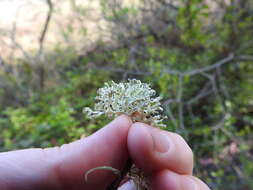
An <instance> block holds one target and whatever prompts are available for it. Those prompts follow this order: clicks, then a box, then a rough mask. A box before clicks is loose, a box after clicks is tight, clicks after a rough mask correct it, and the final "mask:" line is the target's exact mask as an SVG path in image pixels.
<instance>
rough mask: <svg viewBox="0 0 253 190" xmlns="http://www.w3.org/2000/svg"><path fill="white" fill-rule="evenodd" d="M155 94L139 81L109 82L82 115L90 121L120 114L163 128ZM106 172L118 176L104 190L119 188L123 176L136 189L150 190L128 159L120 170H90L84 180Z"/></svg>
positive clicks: (142, 176)
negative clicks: (94, 173) (97, 173)
mask: <svg viewBox="0 0 253 190" xmlns="http://www.w3.org/2000/svg"><path fill="white" fill-rule="evenodd" d="M155 95H156V92H155V90H153V89H152V88H150V86H149V84H146V83H142V82H141V81H140V80H136V79H129V80H128V82H125V83H119V84H117V83H115V82H113V81H112V82H111V83H105V85H104V87H103V88H100V89H99V90H98V95H97V96H96V98H95V99H96V101H97V103H96V104H95V106H94V110H92V109H90V108H88V107H86V108H84V112H85V113H86V114H87V116H88V117H89V118H91V119H93V118H97V117H99V116H101V115H106V116H108V117H110V118H115V117H117V116H119V115H121V114H126V115H128V116H129V117H130V118H131V119H132V121H133V122H137V121H139V122H143V123H146V124H149V125H152V126H155V127H163V126H164V125H163V124H162V121H163V119H165V117H162V116H161V112H162V111H163V109H162V107H161V103H160V100H161V97H155ZM105 169H106V170H110V171H112V172H113V173H115V171H117V172H116V173H117V175H118V178H117V179H116V180H115V181H114V182H113V183H112V184H111V185H110V186H108V188H107V189H106V190H116V189H118V186H119V184H120V182H121V180H122V178H123V177H124V176H125V175H126V174H127V176H128V177H129V178H131V179H132V180H133V181H134V183H135V185H136V188H137V189H138V190H147V189H149V185H148V182H147V180H146V179H145V175H144V174H143V172H142V171H141V170H139V169H138V168H136V167H135V166H134V165H133V164H132V161H131V159H130V158H129V159H128V161H127V164H126V166H125V168H124V169H123V170H122V171H119V170H117V169H115V168H111V167H110V166H101V167H96V168H92V169H91V170H89V171H88V172H86V174H85V179H86V181H87V180H88V175H89V174H90V173H91V172H93V171H96V170H105Z"/></svg>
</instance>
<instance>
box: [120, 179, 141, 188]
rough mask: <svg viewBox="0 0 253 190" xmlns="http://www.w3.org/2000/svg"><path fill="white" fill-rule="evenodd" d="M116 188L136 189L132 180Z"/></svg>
mask: <svg viewBox="0 0 253 190" xmlns="http://www.w3.org/2000/svg"><path fill="white" fill-rule="evenodd" d="M118 190H137V188H136V186H135V184H134V182H133V181H132V180H129V181H127V182H126V183H124V184H123V185H122V186H120V187H119V188H118Z"/></svg>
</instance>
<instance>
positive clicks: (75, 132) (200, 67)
mask: <svg viewBox="0 0 253 190" xmlns="http://www.w3.org/2000/svg"><path fill="white" fill-rule="evenodd" d="M128 78H136V79H140V80H142V81H143V82H147V83H150V84H151V86H152V88H154V89H156V90H157V92H158V93H159V94H160V95H161V96H162V97H163V102H162V103H163V107H164V109H165V111H164V114H165V115H167V116H168V118H169V119H168V120H167V121H165V123H166V125H167V126H168V127H167V130H170V131H175V132H177V133H179V134H181V135H182V136H183V137H184V138H185V139H186V140H187V141H188V142H189V144H190V146H191V147H192V148H193V151H194V153H195V163H196V168H195V175H197V176H198V177H200V178H202V179H203V180H204V181H206V182H207V183H208V184H209V186H210V187H211V188H212V189H213V190H218V189H223V190H252V189H253V146H252V145H253V133H252V132H253V128H252V127H253V1H252V0H243V1H241V0H89V1H88V0H86V1H84V0H61V1H57V0H1V1H0V86H1V88H0V131H1V132H0V151H8V150H14V149H22V148H29V147H50V146H57V145H61V144H63V143H68V142H71V141H73V140H76V139H79V138H80V137H81V136H87V135H89V134H91V133H92V132H94V131H96V130H98V129H99V128H101V127H102V126H103V125H104V124H106V123H107V122H109V120H108V119H106V118H100V119H98V120H89V119H87V118H86V116H85V115H84V114H83V113H82V109H83V108H84V107H86V106H93V104H94V97H95V96H96V91H97V89H98V88H100V87H102V86H103V83H104V82H107V81H110V80H114V81H117V82H119V81H125V80H127V79H128Z"/></svg>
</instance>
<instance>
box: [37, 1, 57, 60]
mask: <svg viewBox="0 0 253 190" xmlns="http://www.w3.org/2000/svg"><path fill="white" fill-rule="evenodd" d="M47 4H48V8H49V9H48V13H47V18H46V22H45V25H44V27H43V30H42V32H41V36H40V38H39V51H38V55H39V56H40V55H41V53H42V51H43V45H44V40H45V37H46V33H47V30H48V26H49V23H50V20H51V17H52V13H53V4H52V1H51V0H47Z"/></svg>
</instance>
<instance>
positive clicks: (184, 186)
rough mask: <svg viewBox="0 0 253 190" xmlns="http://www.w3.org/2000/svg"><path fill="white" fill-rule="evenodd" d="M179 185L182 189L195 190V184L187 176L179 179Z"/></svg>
mask: <svg viewBox="0 0 253 190" xmlns="http://www.w3.org/2000/svg"><path fill="white" fill-rule="evenodd" d="M181 180H182V181H181V185H182V189H191V190H197V187H198V186H197V183H196V181H195V180H194V179H192V178H191V177H189V176H185V177H183V178H181Z"/></svg>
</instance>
